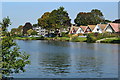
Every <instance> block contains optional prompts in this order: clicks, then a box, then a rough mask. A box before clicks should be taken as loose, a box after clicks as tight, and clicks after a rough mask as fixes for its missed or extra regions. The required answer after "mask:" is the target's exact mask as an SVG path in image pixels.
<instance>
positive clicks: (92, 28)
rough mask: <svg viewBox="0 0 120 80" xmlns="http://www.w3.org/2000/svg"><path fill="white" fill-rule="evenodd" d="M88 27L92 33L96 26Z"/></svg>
mask: <svg viewBox="0 0 120 80" xmlns="http://www.w3.org/2000/svg"><path fill="white" fill-rule="evenodd" d="M88 27H89V28H90V29H91V31H93V30H94V28H95V27H96V25H88Z"/></svg>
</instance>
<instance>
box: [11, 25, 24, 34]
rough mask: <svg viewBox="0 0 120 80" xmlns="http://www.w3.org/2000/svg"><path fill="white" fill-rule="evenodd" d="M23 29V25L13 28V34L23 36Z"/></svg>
mask: <svg viewBox="0 0 120 80" xmlns="http://www.w3.org/2000/svg"><path fill="white" fill-rule="evenodd" d="M22 29H23V26H22V25H20V26H19V27H18V28H12V29H11V35H12V36H22V35H23V34H22Z"/></svg>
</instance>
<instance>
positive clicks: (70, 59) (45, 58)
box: [13, 40, 119, 78]
mask: <svg viewBox="0 0 120 80" xmlns="http://www.w3.org/2000/svg"><path fill="white" fill-rule="evenodd" d="M16 42H17V43H18V45H19V46H20V48H21V50H22V51H25V52H26V53H27V54H30V58H29V59H30V60H31V64H30V65H27V66H26V67H25V68H26V72H24V73H19V74H13V76H14V77H15V78H117V77H118V46H119V45H118V44H101V43H79V42H59V41H41V40H31V41H23V40H16Z"/></svg>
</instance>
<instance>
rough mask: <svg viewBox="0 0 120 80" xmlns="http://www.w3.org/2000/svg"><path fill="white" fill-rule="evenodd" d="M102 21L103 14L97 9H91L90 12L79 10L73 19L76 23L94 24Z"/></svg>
mask: <svg viewBox="0 0 120 80" xmlns="http://www.w3.org/2000/svg"><path fill="white" fill-rule="evenodd" d="M104 21H105V19H104V17H103V14H102V12H101V11H100V10H98V9H93V10H91V12H80V13H78V14H77V17H76V18H75V20H74V22H75V23H76V24H77V25H96V24H99V23H101V22H104Z"/></svg>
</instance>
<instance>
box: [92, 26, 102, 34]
mask: <svg viewBox="0 0 120 80" xmlns="http://www.w3.org/2000/svg"><path fill="white" fill-rule="evenodd" d="M97 29H99V30H98V31H97ZM92 32H98V33H102V29H101V28H100V27H99V26H98V25H96V27H95V28H94V29H93V31H92Z"/></svg>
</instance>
